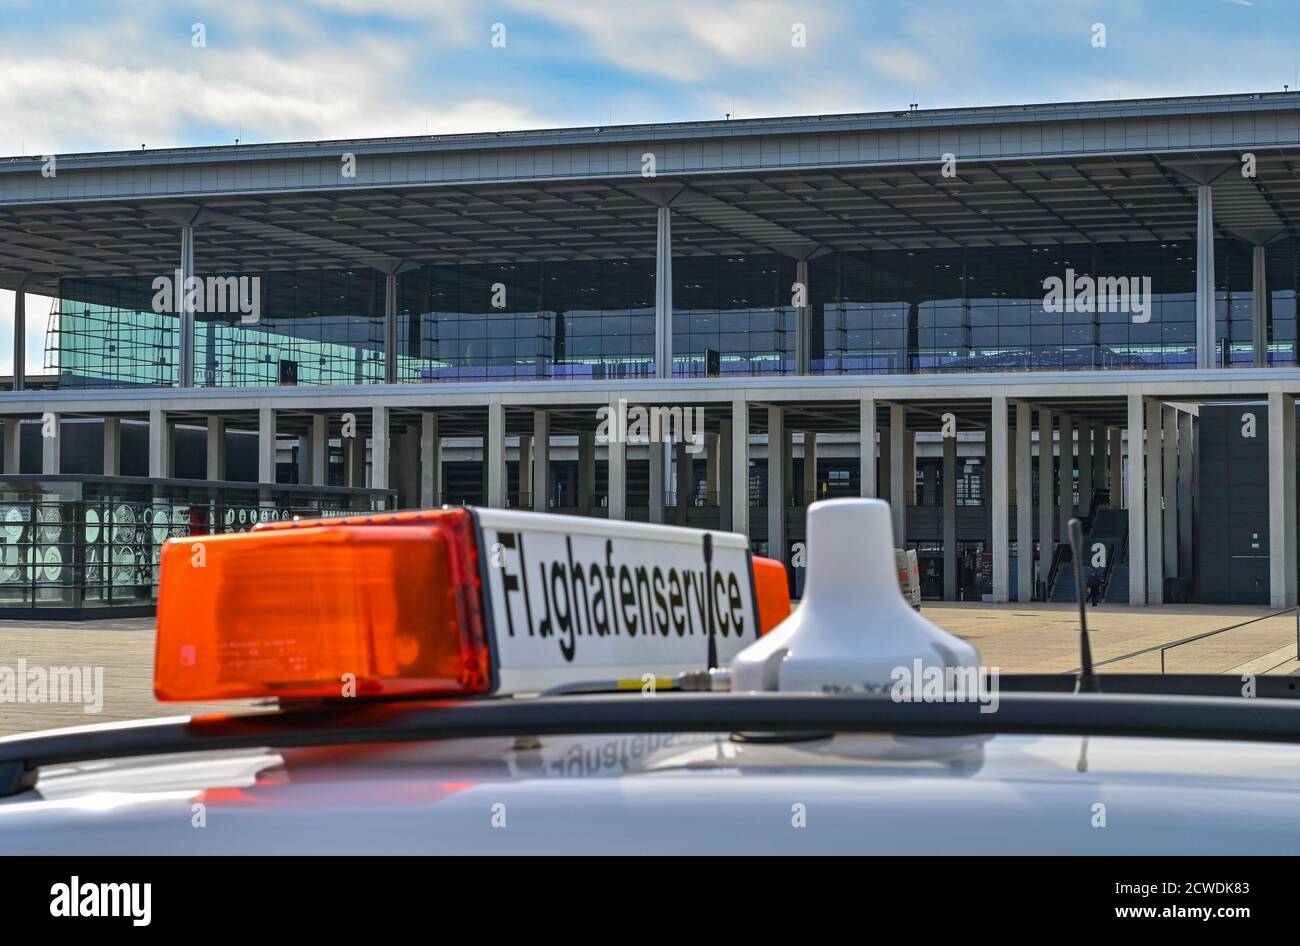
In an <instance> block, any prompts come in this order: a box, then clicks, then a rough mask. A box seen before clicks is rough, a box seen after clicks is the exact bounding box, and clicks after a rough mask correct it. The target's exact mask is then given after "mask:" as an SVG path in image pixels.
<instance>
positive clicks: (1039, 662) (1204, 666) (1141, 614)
mask: <svg viewBox="0 0 1300 946" xmlns="http://www.w3.org/2000/svg"><path fill="white" fill-rule="evenodd" d="M922 613H923V614H924V615H925V616H926V617H928V618H929V619H930V620H932V621H934V622H935V623H936V624H938V625H939V626H941V627H943V628H945V629H947V630H949V631H951V632H952V633H954V634H957V635H959V636H961V637H964V638H966V639H967V640H969V641H970V642H971V643H973V644H974V645H975V646H977V647H979V649H980V653H981V657H982V660H983V663H984V664H985V665H986V666H991V667H998V668H999V669H1000V670H1001V672H1003V673H1026V672H1065V671H1068V670H1072V669H1074V668H1075V667H1077V666H1078V664H1079V635H1078V612H1077V607H1076V606H1075V605H1072V604H1069V605H1067V604H1029V605H1023V604H1016V605H988V604H974V603H963V604H953V603H940V602H933V603H926V605H925V607H924V608H923V610H922ZM1268 613H1270V612H1269V610H1268V609H1266V608H1253V607H1234V606H1226V605H1224V606H1218V605H1165V606H1161V607H1151V608H1129V607H1124V606H1119V605H1102V606H1101V607H1098V608H1089V609H1088V623H1089V627H1090V628H1091V631H1092V649H1093V655H1094V659H1095V660H1096V661H1098V662H1102V661H1107V660H1111V659H1112V658H1116V657H1122V656H1124V655H1128V654H1132V653H1133V652H1135V651H1141V650H1144V649H1146V648H1148V647H1153V646H1158V645H1161V644H1165V643H1169V642H1171V641H1175V640H1179V639H1181V638H1184V637H1189V636H1191V635H1194V634H1198V633H1201V632H1203V631H1208V630H1213V629H1215V628H1219V627H1225V626H1227V625H1230V624H1236V623H1239V622H1242V621H1248V620H1251V619H1252V618H1258V617H1261V616H1263V615H1266V614H1268ZM1295 657H1296V619H1295V615H1286V616H1283V617H1277V618H1270V619H1268V620H1265V621H1260V622H1258V623H1255V624H1251V625H1249V626H1248V627H1243V628H1240V629H1237V630H1233V631H1228V632H1227V633H1225V634H1221V635H1218V636H1216V637H1213V638H1210V639H1208V640H1203V641H1197V642H1195V643H1192V644H1188V645H1185V646H1183V647H1179V648H1177V649H1176V650H1173V651H1171V652H1170V653H1169V655H1168V657H1167V666H1166V669H1167V670H1168V672H1170V673H1230V672H1231V673H1246V672H1253V673H1279V674H1281V673H1291V672H1293V671H1295V670H1297V669H1300V664H1298V663H1297V662H1296V659H1295ZM24 658H25V659H26V661H27V663H28V665H29V666H39V667H51V666H84V665H89V666H92V667H102V668H103V670H104V696H103V709H102V711H101V712H100V713H97V714H89V713H86V712H85V711H84V708H83V707H82V706H81V705H60V704H28V703H0V735H10V734H13V733H21V732H31V731H34V730H37V729H49V728H54V727H59V726H78V725H84V724H87V723H96V722H110V721H115V720H124V719H138V718H141V717H147V716H174V715H184V714H188V713H194V712H214V711H221V710H228V709H230V708H232V707H240V706H248V705H249V704H220V705H218V704H208V705H201V706H193V705H182V704H161V703H157V702H155V701H154V698H153V692H152V689H151V687H152V673H153V620H152V619H150V618H131V619H116V620H100V621H0V666H3V667H10V668H16V667H17V664H18V661H19V660H20V659H24ZM1101 669H1102V670H1103V671H1128V672H1158V671H1159V669H1160V656H1159V654H1158V653H1148V654H1145V655H1141V656H1134V657H1128V658H1126V659H1123V660H1119V661H1117V662H1115V663H1111V664H1107V665H1106V666H1104V667H1102V668H1101Z"/></svg>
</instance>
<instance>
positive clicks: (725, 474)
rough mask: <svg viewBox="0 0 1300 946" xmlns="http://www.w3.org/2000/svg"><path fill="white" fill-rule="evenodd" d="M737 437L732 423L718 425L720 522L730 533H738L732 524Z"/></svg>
mask: <svg viewBox="0 0 1300 946" xmlns="http://www.w3.org/2000/svg"><path fill="white" fill-rule="evenodd" d="M734 442H735V437H734V436H732V432H731V421H730V420H723V421H719V423H718V522H719V523H720V524H721V526H722V528H723V529H725V530H727V531H728V532H738V531H740V530H738V529H736V528H735V527H734V526H733V525H732V522H731V516H732V512H733V511H734V509H733V506H734V503H733V501H732V494H733V493H734V492H735V490H734V489H733V486H734V483H733V482H732V476H731V468H732V459H733V457H732V444H733V443H734Z"/></svg>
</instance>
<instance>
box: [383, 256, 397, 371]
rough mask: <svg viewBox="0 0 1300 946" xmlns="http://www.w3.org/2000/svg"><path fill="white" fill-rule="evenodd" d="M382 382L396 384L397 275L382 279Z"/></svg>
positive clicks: (392, 274) (389, 275) (386, 276)
mask: <svg viewBox="0 0 1300 946" xmlns="http://www.w3.org/2000/svg"><path fill="white" fill-rule="evenodd" d="M384 382H385V383H387V384H396V383H397V273H395V272H394V273H387V274H385V277H384Z"/></svg>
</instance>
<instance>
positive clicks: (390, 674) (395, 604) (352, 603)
mask: <svg viewBox="0 0 1300 946" xmlns="http://www.w3.org/2000/svg"><path fill="white" fill-rule="evenodd" d="M395 518H396V517H394V516H391V515H382V514H381V515H379V516H357V517H350V518H349V520H346V522H347V524H346V525H344V524H342V523H335V522H331V521H328V520H324V521H323V520H316V521H313V522H309V523H308V522H304V523H284V524H282V525H283V526H284V527H282V528H267V529H261V528H259V529H256V530H254V531H253V532H250V533H245V534H241V535H216V536H201V537H194V538H191V539H173V540H171V541H169V542H168V543H167V544H166V545H165V546H164V547H163V553H162V572H161V577H160V591H159V599H158V632H157V653H156V658H155V664H154V693H155V695H156V696H157V698H158V699H159V700H163V701H187V702H192V701H198V700H217V699H238V698H252V697H280V698H288V699H319V698H341V697H350V696H359V697H365V696H380V695H384V696H393V695H405V696H424V695H446V694H459V695H465V694H477V693H486V692H488V691H489V690H490V689H491V677H492V671H491V669H490V663H489V655H488V647H487V635H486V630H485V618H484V612H483V599H482V583H481V580H480V570H479V557H478V548H477V542H476V532H475V526H474V522H473V519H472V516H471V513H470V512H469V511H468V510H465V509H443V510H431V511H425V512H422V513H420V514H419V516H418V517H415V516H410V517H403V521H402V522H401V525H403V526H405V527H404V528H397V529H394V528H386V527H385V526H386V525H387V524H389V523H392V522H393V520H394V519H395ZM381 523H382V524H381Z"/></svg>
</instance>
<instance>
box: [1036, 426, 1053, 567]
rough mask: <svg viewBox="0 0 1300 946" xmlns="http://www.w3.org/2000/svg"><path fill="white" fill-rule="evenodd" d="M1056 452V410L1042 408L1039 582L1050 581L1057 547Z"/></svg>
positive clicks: (1039, 427) (1039, 492) (1040, 431)
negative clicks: (1054, 415)
mask: <svg viewBox="0 0 1300 946" xmlns="http://www.w3.org/2000/svg"><path fill="white" fill-rule="evenodd" d="M1054 458H1055V451H1054V450H1053V443H1052V412H1051V411H1049V410H1047V408H1039V409H1038V579H1037V580H1038V582H1042V583H1046V581H1047V573H1048V571H1049V570H1050V569H1051V567H1052V551H1053V549H1055V548H1056V529H1055V522H1056V519H1055V515H1056V494H1055V492H1054V491H1053V486H1054V485H1055V480H1054V479H1053V476H1052V465H1053V462H1054Z"/></svg>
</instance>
